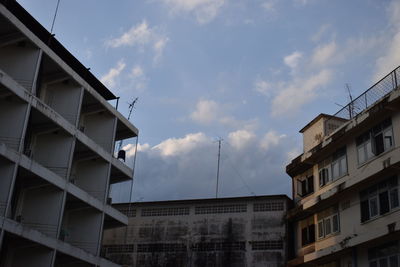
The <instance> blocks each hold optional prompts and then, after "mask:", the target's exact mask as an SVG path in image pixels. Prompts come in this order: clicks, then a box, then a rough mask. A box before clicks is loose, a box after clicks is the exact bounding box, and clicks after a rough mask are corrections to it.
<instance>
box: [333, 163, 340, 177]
mask: <svg viewBox="0 0 400 267" xmlns="http://www.w3.org/2000/svg"><path fill="white" fill-rule="evenodd" d="M338 177H339V162H338V161H335V162H333V163H332V179H335V178H338Z"/></svg>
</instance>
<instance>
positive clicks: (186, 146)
mask: <svg viewBox="0 0 400 267" xmlns="http://www.w3.org/2000/svg"><path fill="white" fill-rule="evenodd" d="M209 142H211V140H210V139H209V138H208V137H206V135H205V134H204V133H195V134H188V135H186V136H185V137H183V138H169V139H167V140H165V141H163V142H161V143H160V144H158V145H156V146H155V147H154V148H152V149H155V150H159V151H160V154H161V155H163V156H176V155H178V154H180V155H181V154H184V153H188V152H190V151H192V150H193V149H195V148H196V147H198V146H200V145H202V144H204V143H209Z"/></svg>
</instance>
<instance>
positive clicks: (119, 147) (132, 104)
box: [118, 97, 139, 153]
mask: <svg viewBox="0 0 400 267" xmlns="http://www.w3.org/2000/svg"><path fill="white" fill-rule="evenodd" d="M138 100H139V98H138V97H136V98H135V99H134V100H133V101H132V102H131V103H129V102H128V104H129V106H128V108H129V113H128V121H129V120H130V119H131V115H132V111H133V109H134V108H135V105H136V103H137V102H138ZM122 144H123V140H120V141H119V144H118V153H119V151H121V148H122Z"/></svg>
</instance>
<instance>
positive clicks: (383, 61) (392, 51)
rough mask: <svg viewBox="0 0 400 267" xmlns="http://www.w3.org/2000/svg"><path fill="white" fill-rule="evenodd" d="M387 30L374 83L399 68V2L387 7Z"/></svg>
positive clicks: (393, 2) (377, 62)
mask: <svg viewBox="0 0 400 267" xmlns="http://www.w3.org/2000/svg"><path fill="white" fill-rule="evenodd" d="M388 13H389V28H390V30H389V31H388V32H387V34H388V36H389V38H388V40H387V41H386V44H387V45H386V46H383V47H381V50H382V51H385V52H384V53H383V54H382V55H381V56H380V57H379V58H378V59H377V60H376V67H375V69H376V70H375V73H374V75H373V80H374V82H376V81H378V80H379V79H381V78H383V77H384V76H385V75H386V74H388V73H389V72H390V71H392V70H393V69H394V68H396V67H397V66H399V62H400V1H395V0H394V1H392V2H391V3H390V5H389V7H388Z"/></svg>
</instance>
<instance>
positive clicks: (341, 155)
mask: <svg viewBox="0 0 400 267" xmlns="http://www.w3.org/2000/svg"><path fill="white" fill-rule="evenodd" d="M336 165H337V167H338V173H337V174H335V166H336ZM318 167H319V169H318V176H319V188H322V187H324V186H325V185H328V184H330V183H331V182H334V181H336V180H338V179H340V178H342V177H343V176H346V175H348V161H347V148H346V146H343V147H341V148H340V149H338V150H336V151H335V152H334V153H333V154H332V155H331V156H330V157H328V158H327V159H325V160H323V161H322V162H321V163H319V164H318Z"/></svg>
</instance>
